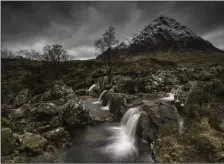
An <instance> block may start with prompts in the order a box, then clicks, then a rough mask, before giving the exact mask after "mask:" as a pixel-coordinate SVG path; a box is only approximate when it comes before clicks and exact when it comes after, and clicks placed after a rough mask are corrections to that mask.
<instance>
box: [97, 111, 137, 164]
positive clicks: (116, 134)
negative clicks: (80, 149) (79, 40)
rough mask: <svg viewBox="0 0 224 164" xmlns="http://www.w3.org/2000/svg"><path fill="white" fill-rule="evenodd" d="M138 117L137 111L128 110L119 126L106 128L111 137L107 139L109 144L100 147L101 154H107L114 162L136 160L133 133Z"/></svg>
mask: <svg viewBox="0 0 224 164" xmlns="http://www.w3.org/2000/svg"><path fill="white" fill-rule="evenodd" d="M139 117H140V111H139V109H138V108H130V109H129V110H128V111H127V112H126V113H125V115H124V116H123V118H122V121H121V123H120V126H118V127H110V128H108V130H110V131H111V132H112V137H109V138H108V140H110V142H111V143H109V144H108V145H106V146H104V147H102V148H101V152H102V153H103V154H109V156H110V157H111V158H112V159H113V160H115V161H123V160H128V161H130V160H134V159H135V158H137V157H138V151H137V148H136V146H135V133H136V126H137V123H138V120H139Z"/></svg>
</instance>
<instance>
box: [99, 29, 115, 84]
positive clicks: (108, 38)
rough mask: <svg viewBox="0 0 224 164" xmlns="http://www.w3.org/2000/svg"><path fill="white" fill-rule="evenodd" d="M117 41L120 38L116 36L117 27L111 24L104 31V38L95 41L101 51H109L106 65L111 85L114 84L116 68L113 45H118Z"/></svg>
mask: <svg viewBox="0 0 224 164" xmlns="http://www.w3.org/2000/svg"><path fill="white" fill-rule="evenodd" d="M117 43H118V40H116V38H115V28H114V27H112V26H109V27H108V29H106V31H105V33H103V35H102V38H100V39H98V40H96V42H95V47H96V48H98V49H100V51H101V53H108V54H107V60H106V62H105V64H104V67H105V69H106V72H107V76H108V83H109V85H111V84H112V71H113V68H114V59H113V58H112V56H111V55H112V46H113V45H116V44H117Z"/></svg>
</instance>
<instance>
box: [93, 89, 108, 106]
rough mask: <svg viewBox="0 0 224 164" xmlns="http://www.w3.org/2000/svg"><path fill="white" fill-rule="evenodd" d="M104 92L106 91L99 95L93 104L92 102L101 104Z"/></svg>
mask: <svg viewBox="0 0 224 164" xmlns="http://www.w3.org/2000/svg"><path fill="white" fill-rule="evenodd" d="M106 92H107V90H104V91H103V92H102V93H101V94H100V96H99V98H98V100H97V101H95V102H93V104H101V103H102V97H103V95H104V93H106Z"/></svg>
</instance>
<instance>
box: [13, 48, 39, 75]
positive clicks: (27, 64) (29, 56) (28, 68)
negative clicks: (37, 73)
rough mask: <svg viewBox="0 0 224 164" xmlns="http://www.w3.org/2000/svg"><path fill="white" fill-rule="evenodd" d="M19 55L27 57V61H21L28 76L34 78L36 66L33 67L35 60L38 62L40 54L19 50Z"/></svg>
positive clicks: (33, 51)
mask: <svg viewBox="0 0 224 164" xmlns="http://www.w3.org/2000/svg"><path fill="white" fill-rule="evenodd" d="M17 54H18V55H20V56H22V57H25V59H26V61H25V63H24V61H21V65H22V67H23V68H24V69H25V70H26V72H27V75H29V74H30V75H31V76H33V73H34V72H33V71H34V67H35V66H34V65H32V61H33V60H37V59H38V57H39V55H40V53H39V52H37V51H35V50H19V51H18V52H17Z"/></svg>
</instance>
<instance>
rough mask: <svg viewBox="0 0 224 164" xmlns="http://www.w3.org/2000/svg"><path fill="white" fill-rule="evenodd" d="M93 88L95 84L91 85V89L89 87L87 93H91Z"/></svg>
mask: <svg viewBox="0 0 224 164" xmlns="http://www.w3.org/2000/svg"><path fill="white" fill-rule="evenodd" d="M95 86H96V84H93V85H92V86H91V87H89V89H88V91H89V92H91V91H92V90H93V88H94V87H95Z"/></svg>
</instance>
